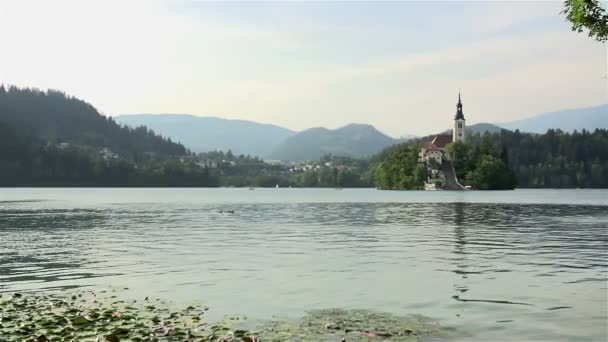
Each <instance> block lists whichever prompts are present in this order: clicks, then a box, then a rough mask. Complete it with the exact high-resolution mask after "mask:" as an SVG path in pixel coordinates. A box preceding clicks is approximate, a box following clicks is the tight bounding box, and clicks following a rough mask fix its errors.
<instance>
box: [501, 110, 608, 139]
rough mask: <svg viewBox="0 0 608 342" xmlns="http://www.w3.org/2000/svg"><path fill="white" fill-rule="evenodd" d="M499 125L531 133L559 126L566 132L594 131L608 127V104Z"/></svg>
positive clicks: (542, 131) (551, 113) (546, 114)
mask: <svg viewBox="0 0 608 342" xmlns="http://www.w3.org/2000/svg"><path fill="white" fill-rule="evenodd" d="M497 125H499V126H500V127H504V128H506V129H510V130H515V129H519V130H520V131H522V132H530V133H545V132H546V131H547V130H548V129H550V128H559V129H561V130H563V131H566V132H572V131H574V130H575V129H576V130H579V131H580V130H582V129H586V130H589V131H593V130H595V129H596V128H608V104H605V105H601V106H597V107H589V108H578V109H568V110H561V111H557V112H550V113H545V114H541V115H537V116H533V117H530V118H527V119H523V120H517V121H512V122H507V123H502V124H501V123H499V124H497Z"/></svg>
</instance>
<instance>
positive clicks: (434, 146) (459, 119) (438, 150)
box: [418, 93, 466, 165]
mask: <svg viewBox="0 0 608 342" xmlns="http://www.w3.org/2000/svg"><path fill="white" fill-rule="evenodd" d="M465 129H466V120H465V118H464V114H463V113H462V101H461V100H460V93H458V103H457V104H456V116H455V117H454V129H453V130H452V133H451V134H445V133H444V134H438V135H436V136H435V137H434V138H433V140H431V141H427V142H425V143H424V144H423V145H422V148H421V149H420V153H419V154H418V157H419V158H418V160H419V161H420V162H421V163H422V162H426V163H428V162H429V161H431V160H433V161H435V162H436V163H437V164H438V165H441V164H442V162H443V159H444V158H446V159H449V155H448V154H447V153H446V149H445V148H446V146H447V145H448V144H450V143H452V142H456V141H464V139H465V135H466V133H465Z"/></svg>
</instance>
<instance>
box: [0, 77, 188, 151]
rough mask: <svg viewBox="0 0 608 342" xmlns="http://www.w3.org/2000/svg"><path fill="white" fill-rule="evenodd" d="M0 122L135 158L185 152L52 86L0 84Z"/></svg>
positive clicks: (53, 139) (55, 141) (50, 139)
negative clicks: (35, 86)
mask: <svg viewBox="0 0 608 342" xmlns="http://www.w3.org/2000/svg"><path fill="white" fill-rule="evenodd" d="M0 123H3V124H5V125H9V126H11V127H13V128H14V129H15V130H17V131H18V132H19V134H20V135H26V136H31V137H36V138H38V139H40V140H43V141H45V142H49V143H52V144H59V143H69V144H72V145H84V146H90V147H98V148H109V149H110V150H112V151H114V152H116V153H118V154H119V155H121V156H123V157H124V158H127V159H131V160H135V161H137V160H139V159H143V158H145V157H146V156H148V155H150V154H155V155H158V156H160V157H169V156H176V155H186V154H187V153H188V151H187V150H186V148H185V147H184V146H183V145H181V144H176V143H173V142H172V141H171V139H164V138H163V137H161V136H159V135H157V134H155V133H154V132H152V131H150V130H148V129H147V128H146V127H143V126H142V127H138V128H134V129H132V128H129V127H126V126H120V125H119V124H117V123H116V122H115V121H114V120H113V119H112V118H109V117H106V116H103V115H101V114H100V113H99V112H98V111H97V110H96V109H95V108H94V107H93V106H92V105H90V104H88V103H86V102H84V101H82V100H79V99H76V98H74V97H70V96H67V95H66V94H64V93H62V92H59V91H56V90H49V91H41V90H38V89H29V88H17V87H9V88H8V89H6V88H5V87H4V86H2V85H0Z"/></svg>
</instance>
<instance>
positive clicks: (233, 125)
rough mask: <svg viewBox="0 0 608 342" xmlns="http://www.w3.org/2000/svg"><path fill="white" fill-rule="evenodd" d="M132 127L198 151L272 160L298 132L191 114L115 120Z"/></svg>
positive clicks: (272, 126)
mask: <svg viewBox="0 0 608 342" xmlns="http://www.w3.org/2000/svg"><path fill="white" fill-rule="evenodd" d="M115 119H116V120H117V121H118V122H120V123H122V124H126V125H128V126H132V127H136V126H147V127H148V128H150V129H152V130H154V131H155V132H156V133H160V134H162V135H164V136H167V137H170V138H171V139H173V140H176V141H180V142H181V143H182V144H184V145H185V146H187V147H188V148H189V149H190V150H192V151H194V152H207V151H214V150H221V151H228V150H231V151H232V152H233V153H237V154H241V153H242V154H249V155H251V156H260V157H268V156H269V155H270V154H271V153H272V152H273V151H274V150H275V148H276V146H277V145H279V144H280V143H282V142H284V141H285V140H286V139H287V138H289V137H291V136H293V135H294V134H296V132H294V131H292V130H290V129H287V128H283V127H279V126H275V125H269V124H261V123H257V122H253V121H245V120H228V119H221V118H216V117H201V116H194V115H187V114H137V115H122V116H119V117H116V118H115Z"/></svg>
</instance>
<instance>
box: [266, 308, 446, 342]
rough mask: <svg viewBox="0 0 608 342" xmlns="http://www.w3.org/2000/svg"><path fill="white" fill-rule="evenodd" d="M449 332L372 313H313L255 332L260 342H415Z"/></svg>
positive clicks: (420, 320)
mask: <svg viewBox="0 0 608 342" xmlns="http://www.w3.org/2000/svg"><path fill="white" fill-rule="evenodd" d="M451 332H452V331H451V329H448V328H444V327H441V326H439V325H438V324H437V323H435V322H433V321H432V320H431V319H429V318H427V317H424V316H419V315H411V316H405V317H403V316H396V315H393V314H390V313H386V312H378V311H371V310H343V309H323V310H313V311H309V312H307V313H306V315H305V316H304V317H303V318H302V319H301V320H299V321H298V322H292V323H288V322H285V321H275V322H270V323H267V324H265V325H263V326H262V327H261V329H259V330H258V331H255V335H256V336H260V337H261V338H262V340H263V341H340V340H341V339H344V340H345V341H347V342H358V341H370V340H389V341H418V340H419V339H420V338H422V337H425V336H432V337H447V336H448V335H450V334H451Z"/></svg>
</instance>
